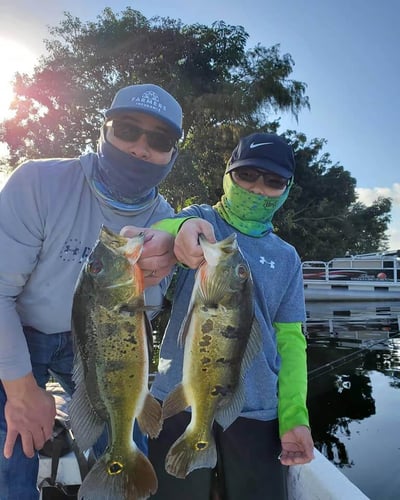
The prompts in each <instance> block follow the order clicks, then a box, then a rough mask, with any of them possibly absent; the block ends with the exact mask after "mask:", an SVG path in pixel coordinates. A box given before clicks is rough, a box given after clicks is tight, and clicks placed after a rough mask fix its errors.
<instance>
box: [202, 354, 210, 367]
mask: <svg viewBox="0 0 400 500" xmlns="http://www.w3.org/2000/svg"><path fill="white" fill-rule="evenodd" d="M200 361H201V364H202V365H207V364H210V363H211V359H210V358H206V357H205V356H203V357H202V358H201V360H200Z"/></svg>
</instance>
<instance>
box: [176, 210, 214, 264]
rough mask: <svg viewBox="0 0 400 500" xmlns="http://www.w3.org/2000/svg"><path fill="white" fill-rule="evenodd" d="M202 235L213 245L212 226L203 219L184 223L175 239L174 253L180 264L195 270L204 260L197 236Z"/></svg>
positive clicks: (189, 220)
mask: <svg viewBox="0 0 400 500" xmlns="http://www.w3.org/2000/svg"><path fill="white" fill-rule="evenodd" d="M200 234H203V235H204V236H205V237H206V239H207V240H208V241H209V242H210V243H215V241H216V239H215V235H214V228H213V226H212V224H210V223H209V222H207V221H205V220H203V219H198V218H194V219H188V220H187V221H185V222H184V223H183V224H182V226H181V228H180V230H179V232H178V234H177V236H176V238H175V245H174V252H175V255H176V258H177V259H178V261H179V262H181V263H182V264H185V265H186V266H188V267H190V268H192V269H196V268H198V267H199V265H200V264H201V263H202V261H203V260H204V254H203V250H202V248H201V246H200V244H199V235H200Z"/></svg>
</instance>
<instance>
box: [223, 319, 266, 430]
mask: <svg viewBox="0 0 400 500" xmlns="http://www.w3.org/2000/svg"><path fill="white" fill-rule="evenodd" d="M261 350H262V334H261V328H260V324H259V323H258V321H257V320H256V319H254V320H253V323H252V326H251V332H250V336H249V340H248V342H247V346H246V349H245V352H244V355H243V360H242V365H241V367H240V376H239V383H238V386H237V388H236V391H235V392H234V394H233V395H232V398H231V399H230V400H229V402H228V403H227V404H226V405H225V406H221V407H220V408H218V410H217V411H216V413H215V420H216V421H217V422H218V423H219V424H220V425H221V427H222V428H223V429H224V430H225V429H226V428H227V427H229V426H230V425H231V424H232V423H233V422H234V421H235V420H236V418H237V417H238V416H239V415H240V413H241V411H242V409H243V406H244V402H245V384H244V380H245V376H246V373H247V370H248V369H249V367H250V365H251V363H252V362H253V359H254V358H255V357H256V356H257V354H258V353H259V352H261Z"/></svg>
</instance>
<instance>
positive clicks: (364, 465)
mask: <svg viewBox="0 0 400 500" xmlns="http://www.w3.org/2000/svg"><path fill="white" fill-rule="evenodd" d="M308 343H309V347H308V364H309V398H308V406H309V410H310V422H311V427H312V432H313V437H314V441H315V446H316V448H317V449H318V450H320V451H321V453H323V454H324V455H325V456H326V457H327V458H328V459H329V460H330V461H331V462H332V463H334V464H335V465H336V466H337V467H339V468H341V469H342V472H344V473H345V474H346V475H347V476H348V477H349V479H350V480H352V481H353V482H354V483H355V484H356V485H357V486H358V487H359V488H360V489H361V490H362V491H364V493H365V494H366V495H367V496H368V497H369V498H371V499H375V498H376V499H377V500H378V499H379V500H381V499H385V500H391V499H392V498H393V499H394V498H398V497H397V496H393V495H394V493H393V491H394V490H396V491H397V493H396V495H397V494H398V491H399V488H400V478H399V475H398V463H399V451H400V437H399V432H398V429H399V425H400V393H399V392H398V391H397V390H396V389H400V338H399V336H398V334H393V333H390V335H389V336H387V335H386V334H385V335H384V336H383V338H382V339H380V340H379V338H375V339H372V340H371V338H367V340H365V339H360V338H356V339H354V338H353V339H351V336H350V334H349V335H348V336H347V338H346V337H340V336H339V337H337V336H335V335H332V334H329V335H328V336H326V335H325V338H323V336H321V335H316V336H314V338H310V339H309V341H308ZM371 429H374V432H371ZM374 440H375V441H376V442H375V443H374ZM370 450H371V451H370ZM374 450H379V452H378V453H376V451H374ZM377 464H379V471H381V470H384V473H383V474H384V475H386V476H387V477H388V478H390V480H389V479H388V480H387V481H383V482H382V477H381V476H382V474H381V472H379V474H378V472H377ZM385 488H387V490H386V491H385Z"/></svg>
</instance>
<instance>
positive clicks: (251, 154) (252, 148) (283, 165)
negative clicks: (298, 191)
mask: <svg viewBox="0 0 400 500" xmlns="http://www.w3.org/2000/svg"><path fill="white" fill-rule="evenodd" d="M295 166H296V165H295V161H294V155H293V149H292V147H291V146H290V145H289V144H288V143H287V142H286V141H285V139H283V138H282V137H280V136H279V135H276V134H264V133H254V134H250V135H248V136H246V137H243V138H242V139H240V141H239V143H238V145H237V146H236V148H235V149H234V150H233V152H232V156H231V157H230V159H229V161H228V165H227V168H226V173H228V172H231V171H232V170H235V168H238V167H254V168H257V169H259V170H267V171H269V172H273V173H274V174H277V175H280V176H281V177H285V179H290V177H293V175H294V170H295Z"/></svg>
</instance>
